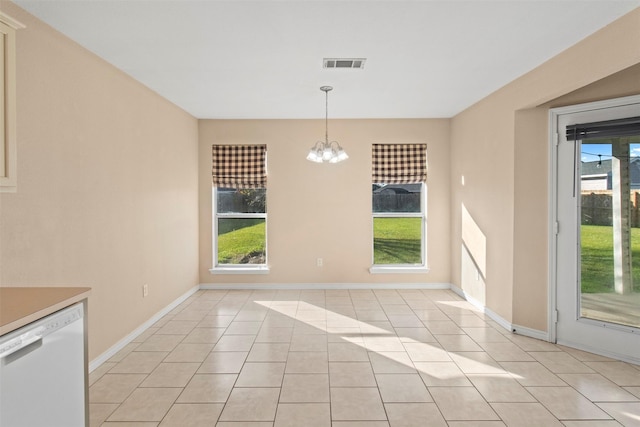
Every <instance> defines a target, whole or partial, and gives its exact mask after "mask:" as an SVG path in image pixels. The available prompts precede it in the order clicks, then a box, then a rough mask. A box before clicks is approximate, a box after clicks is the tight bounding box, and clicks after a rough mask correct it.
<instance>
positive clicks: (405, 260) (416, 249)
mask: <svg viewBox="0 0 640 427" xmlns="http://www.w3.org/2000/svg"><path fill="white" fill-rule="evenodd" d="M421 243H422V218H373V263H374V264H422V244H421Z"/></svg>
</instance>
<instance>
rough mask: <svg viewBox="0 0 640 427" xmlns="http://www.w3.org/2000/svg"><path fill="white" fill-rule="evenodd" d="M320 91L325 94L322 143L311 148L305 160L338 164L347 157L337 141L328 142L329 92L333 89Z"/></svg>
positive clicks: (325, 87) (327, 87)
mask: <svg viewBox="0 0 640 427" xmlns="http://www.w3.org/2000/svg"><path fill="white" fill-rule="evenodd" d="M320 90H321V91H323V92H324V94H325V116H324V117H325V118H324V141H318V142H316V143H315V144H314V145H313V147H311V150H310V151H309V155H307V160H310V161H312V162H316V163H338V162H341V161H343V160H347V159H348V158H349V156H347V153H345V151H344V150H343V149H342V147H341V146H340V144H338V141H331V142H329V91H330V90H333V88H332V87H331V86H322V87H321V88H320Z"/></svg>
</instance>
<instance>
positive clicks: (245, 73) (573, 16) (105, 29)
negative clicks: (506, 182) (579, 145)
mask: <svg viewBox="0 0 640 427" xmlns="http://www.w3.org/2000/svg"><path fill="white" fill-rule="evenodd" d="M14 1H15V2H16V3H17V4H18V5H19V6H21V7H23V8H24V9H26V10H27V11H29V12H31V13H32V14H34V15H36V16H37V17H39V18H40V19H42V20H43V21H45V22H47V23H48V24H50V25H51V26H53V27H54V28H56V29H58V30H59V31H61V32H62V33H64V34H66V35H67V36H69V37H70V38H72V39H73V40H75V41H76V42H78V43H79V44H81V45H83V46H84V47H86V48H87V49H89V50H91V51H93V52H94V53H96V54H97V55H98V56H100V57H102V58H104V59H105V60H106V61H108V62H110V63H111V64H113V65H115V66H116V67H118V68H119V69H121V70H123V71H124V72H126V73H128V74H129V75H131V76H133V77H134V78H135V79H137V80H138V81H140V82H141V83H143V84H144V85H146V86H148V87H149V88H151V89H152V90H154V91H155V92H157V93H159V94H160V95H162V96H163V97H165V98H167V99H169V100H170V101H172V102H174V103H175V104H177V105H178V106H180V107H182V108H183V109H184V110H186V111H187V112H189V113H191V114H192V115H194V116H195V117H197V118H320V117H324V93H323V92H321V91H320V90H319V88H320V86H323V85H331V86H333V87H334V90H333V92H331V93H330V94H329V117H330V118H417V117H451V116H453V115H455V114H456V113H458V112H460V111H462V110H463V109H465V108H466V107H468V106H470V105H472V104H473V103H475V102H476V101H478V100H480V99H482V98H483V97H485V96H486V95H488V94H490V93H491V92H493V91H494V90H496V89H498V88H500V87H502V86H504V85H505V84H506V83H508V82H510V81H512V80H514V79H515V78H517V77H519V76H521V75H522V74H524V73H526V72H527V71H529V70H531V69H533V68H535V67H536V66H538V65H539V64H541V63H543V62H544V61H546V60H547V59H549V58H551V57H553V56H554V55H556V54H558V53H560V52H561V51H563V50H564V49H566V48H568V47H569V46H571V45H573V44H575V43H576V42H578V41H579V40H581V39H583V38H585V37H586V36H588V35H589V34H591V33H593V32H595V31H597V30H598V29H599V28H602V27H603V26H605V25H607V24H608V23H610V22H612V21H614V20H615V19H616V18H618V17H620V16H622V15H624V14H625V13H627V12H629V11H630V10H632V9H634V8H635V7H638V6H640V0H553V1H549V0H548V1H542V0H536V1H525V0H511V1H507V0H502V1H485V0H472V1H456V0H448V1H435V0H422V1H421V0H413V1H403V0H387V1H368V0H352V1H348V0H342V1H336V0H321V1H313V0H285V1H276V0H256V1H246V0H14ZM325 57H364V58H367V62H366V64H365V68H364V69H363V70H344V69H323V68H322V59H323V58H325Z"/></svg>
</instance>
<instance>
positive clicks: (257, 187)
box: [211, 145, 267, 273]
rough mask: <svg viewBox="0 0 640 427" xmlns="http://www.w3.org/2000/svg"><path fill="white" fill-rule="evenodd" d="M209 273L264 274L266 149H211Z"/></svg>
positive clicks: (258, 147) (247, 146)
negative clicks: (211, 220)
mask: <svg viewBox="0 0 640 427" xmlns="http://www.w3.org/2000/svg"><path fill="white" fill-rule="evenodd" d="M212 174H213V266H214V267H213V269H211V272H212V273H216V272H221V273H229V272H233V271H237V272H242V273H250V272H266V271H267V228H266V226H267V209H266V206H267V205H266V200H267V189H266V146H264V145H251V146H250V145H237V146H232V145H214V146H213V170H212Z"/></svg>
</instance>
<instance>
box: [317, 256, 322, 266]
mask: <svg viewBox="0 0 640 427" xmlns="http://www.w3.org/2000/svg"><path fill="white" fill-rule="evenodd" d="M316 265H317V266H318V267H322V258H318V259H316Z"/></svg>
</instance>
